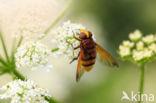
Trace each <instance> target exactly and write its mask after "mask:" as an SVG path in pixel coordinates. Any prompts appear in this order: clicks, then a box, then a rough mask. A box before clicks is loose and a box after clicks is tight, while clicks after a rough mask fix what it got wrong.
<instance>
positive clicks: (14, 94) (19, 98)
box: [0, 80, 51, 103]
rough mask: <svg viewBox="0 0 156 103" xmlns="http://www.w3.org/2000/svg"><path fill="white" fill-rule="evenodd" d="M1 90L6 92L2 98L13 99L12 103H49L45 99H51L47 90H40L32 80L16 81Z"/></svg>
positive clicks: (1, 95)
mask: <svg viewBox="0 0 156 103" xmlns="http://www.w3.org/2000/svg"><path fill="white" fill-rule="evenodd" d="M0 89H1V90H3V91H4V93H3V94H0V98H1V99H7V98H11V103H48V101H46V100H45V97H51V95H50V93H49V91H48V90H47V89H43V88H39V87H38V85H37V84H36V83H34V82H33V81H30V80H27V81H21V80H15V81H12V82H9V83H8V84H6V85H5V86H3V87H2V88H0Z"/></svg>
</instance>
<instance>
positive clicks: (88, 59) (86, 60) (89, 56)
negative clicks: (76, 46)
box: [80, 39, 96, 71]
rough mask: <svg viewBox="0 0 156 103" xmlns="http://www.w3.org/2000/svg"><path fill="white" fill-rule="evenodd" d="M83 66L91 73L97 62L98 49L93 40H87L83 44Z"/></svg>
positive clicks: (81, 57)
mask: <svg viewBox="0 0 156 103" xmlns="http://www.w3.org/2000/svg"><path fill="white" fill-rule="evenodd" d="M81 43H82V47H81V56H80V59H81V64H82V66H83V68H84V69H85V70H86V71H90V70H91V69H92V68H93V66H94V64H95V61H96V48H95V43H94V41H93V40H92V39H87V40H84V41H82V42H81Z"/></svg>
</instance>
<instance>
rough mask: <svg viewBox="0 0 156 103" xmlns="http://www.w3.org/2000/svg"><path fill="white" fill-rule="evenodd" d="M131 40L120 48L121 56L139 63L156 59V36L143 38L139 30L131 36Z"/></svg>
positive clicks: (124, 42)
mask: <svg viewBox="0 0 156 103" xmlns="http://www.w3.org/2000/svg"><path fill="white" fill-rule="evenodd" d="M129 39H130V40H126V41H123V42H122V44H121V45H120V46H119V51H118V53H119V55H120V56H121V57H122V58H123V59H129V60H131V61H134V62H137V63H146V62H148V61H151V60H153V59H156V34H155V35H154V34H150V35H147V36H143V35H142V33H141V32H140V31H139V30H136V31H134V33H130V34H129Z"/></svg>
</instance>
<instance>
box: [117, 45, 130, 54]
mask: <svg viewBox="0 0 156 103" xmlns="http://www.w3.org/2000/svg"><path fill="white" fill-rule="evenodd" d="M119 54H120V56H121V57H126V56H129V55H130V54H131V51H130V48H129V47H125V46H123V45H120V46H119Z"/></svg>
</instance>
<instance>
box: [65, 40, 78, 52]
mask: <svg viewBox="0 0 156 103" xmlns="http://www.w3.org/2000/svg"><path fill="white" fill-rule="evenodd" d="M66 42H67V43H69V44H70V45H71V46H72V48H73V49H74V50H76V49H78V48H80V45H78V46H77V47H74V46H73V44H72V43H70V42H69V41H68V40H66Z"/></svg>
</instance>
